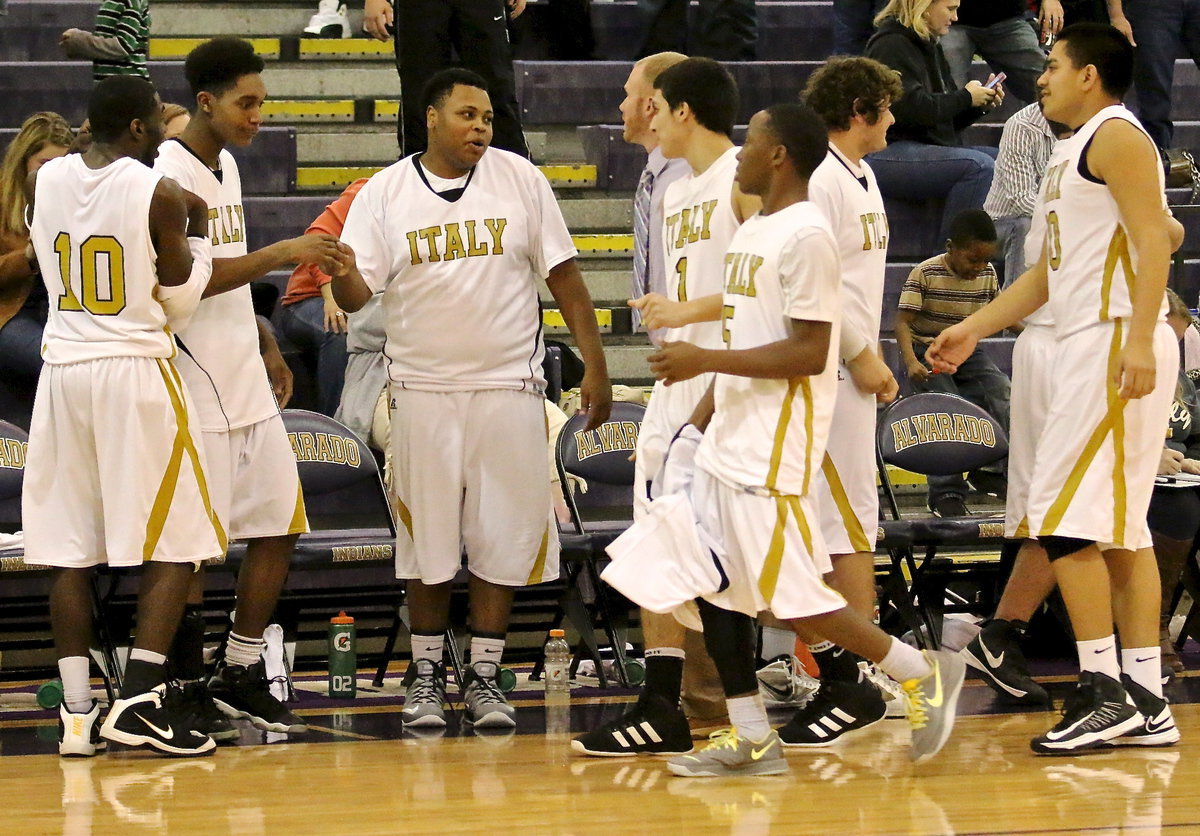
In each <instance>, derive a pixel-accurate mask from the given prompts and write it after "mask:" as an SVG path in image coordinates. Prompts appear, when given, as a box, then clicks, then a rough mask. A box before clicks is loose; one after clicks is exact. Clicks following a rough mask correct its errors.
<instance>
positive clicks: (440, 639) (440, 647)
mask: <svg viewBox="0 0 1200 836" xmlns="http://www.w3.org/2000/svg"><path fill="white" fill-rule="evenodd" d="M445 649H446V634H445V633H438V634H437V635H436V636H422V635H420V634H419V633H413V634H412V657H413V661H414V662H420V661H427V662H433V663H434V664H435V665H437V664H440V663H441V661H442V654H443V653H444V652H445Z"/></svg>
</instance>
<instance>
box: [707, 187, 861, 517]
mask: <svg viewBox="0 0 1200 836" xmlns="http://www.w3.org/2000/svg"><path fill="white" fill-rule="evenodd" d="M840 270H841V267H840V262H839V259H838V253H837V243H836V241H835V240H834V237H833V232H832V231H831V230H830V228H829V222H828V221H827V220H826V219H825V216H824V215H823V214H822V213H821V210H820V209H818V208H817V207H816V206H815V205H814V204H812V203H809V202H804V203H795V204H792V205H791V206H788V207H787V208H785V209H782V210H780V211H778V212H775V213H773V214H771V215H767V216H765V217H764V216H762V215H755V216H754V217H753V218H751V219H750V220H748V221H746V223H744V224H743V225H742V226H741V228H740V229H738V231H737V234H736V235H734V238H733V242H732V243H731V244H730V245H729V253H728V254H727V255H726V256H725V308H724V318H723V326H724V329H725V341H726V344H727V347H728V348H730V349H734V350H738V349H748V348H756V347H758V346H761V345H767V344H769V343H773V342H777V341H779V340H783V339H786V338H787V337H788V336H789V335H790V334H791V327H792V326H791V320H794V319H800V320H812V321H819V322H831V323H833V330H832V333H831V334H830V340H829V353H828V357H827V359H826V363H825V369H824V371H822V372H821V373H820V374H818V375H812V376H803V377H796V378H792V379H791V380H786V379H756V378H749V377H738V376H735V375H728V374H718V375H717V376H716V389H715V392H714V394H715V397H716V414H715V415H714V416H713V420H712V423H710V424H709V426H708V430H707V431H706V432H705V433H704V441H703V442H702V443H701V445H700V450H699V452H698V453H697V458H696V463H697V465H698V466H699V467H701V468H703V469H704V470H706V471H707V472H709V473H711V474H712V475H713V476H716V477H717V478H718V479H720V480H722V481H724V482H727V483H729V484H733V485H738V486H742V487H749V488H760V489H767V490H770V491H772V492H774V493H778V494H789V495H796V496H803V495H805V494H807V493H808V490H809V486H810V483H811V481H812V479H811V477H812V475H813V473H814V472H815V471H816V470H818V469H819V468H820V466H821V461H822V459H823V458H824V457H825V444H826V439H827V438H828V436H829V423H830V421H831V420H832V417H833V405H834V399H835V398H836V396H837V369H838V361H837V356H838V337H839V331H840V329H839V321H840V319H841V316H840V308H841V302H840V298H839V296H840V294H839V284H840ZM865 443H869V439H868V440H867V442H865Z"/></svg>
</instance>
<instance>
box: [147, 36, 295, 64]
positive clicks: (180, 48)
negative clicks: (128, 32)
mask: <svg viewBox="0 0 1200 836" xmlns="http://www.w3.org/2000/svg"><path fill="white" fill-rule="evenodd" d="M208 40H209V39H208V38H151V39H150V53H149V54H150V58H151V59H152V60H156V61H178V60H182V59H184V58H186V57H187V54H188V53H189V52H191V51H192V50H193V49H195V48H196V47H198V46H200V44H202V43H204V42H205V41H208ZM246 40H248V41H249V42H250V45H251V46H253V47H254V51H255V52H256V53H257V54H258V55H259V57H261V58H278V57H279V38H247V39H246Z"/></svg>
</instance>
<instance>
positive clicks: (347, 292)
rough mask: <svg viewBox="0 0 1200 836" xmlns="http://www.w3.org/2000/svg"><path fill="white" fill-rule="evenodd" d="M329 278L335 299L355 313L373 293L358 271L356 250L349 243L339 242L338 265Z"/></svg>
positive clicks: (330, 288) (341, 306)
mask: <svg viewBox="0 0 1200 836" xmlns="http://www.w3.org/2000/svg"><path fill="white" fill-rule="evenodd" d="M329 278H330V279H331V281H330V282H329V290H330V292H332V293H333V301H335V302H337V305H338V307H339V308H341V309H342V310H344V311H349V312H350V313H354V312H355V311H358V310H361V309H362V306H363V305H365V304H367V300H368V299H370V298H371V296H372V295H373V294H372V293H371V288H369V287H367V282H366V280H364V279H363V277H362V273H360V272H358V263H357V261H356V259H355V257H354V250H353V249H351V247H350V245H349V244H345V243H339V244H338V262H337V267H336V268H335V269H334V270H333V271H332V272H331V273H330V274H329Z"/></svg>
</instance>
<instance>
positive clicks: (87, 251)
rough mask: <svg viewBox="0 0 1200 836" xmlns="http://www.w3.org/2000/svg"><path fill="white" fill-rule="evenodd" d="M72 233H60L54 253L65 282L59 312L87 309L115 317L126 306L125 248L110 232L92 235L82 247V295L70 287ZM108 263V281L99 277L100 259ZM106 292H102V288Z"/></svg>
mask: <svg viewBox="0 0 1200 836" xmlns="http://www.w3.org/2000/svg"><path fill="white" fill-rule="evenodd" d="M71 249H72V248H71V236H70V235H68V234H67V233H65V232H60V233H58V237H56V238H55V239H54V252H56V253H57V254H58V272H59V276H60V278H62V283H63V293H62V296H59V297H58V309H59V310H60V311H87V312H88V313H90V314H92V315H93V316H116V315H117V314H119V313H120V312H121V311H123V310H124V309H125V249H124V248H123V247H122V246H121V242H120V241H118V240H117V239H116V238H113V237H112V236H111V235H92V236H90V237H88V239H87V240H86V241H84V242H83V244H82V245H81V246H80V247H79V261H80V267H81V268H82V269H80V271H79V273H80V284H81V288H80V289H81V296H82V298H80V297H77V296H76V295H75V293H74V292H73V291H72V290H71ZM101 256H103V257H104V260H105V262H106V263H107V267H108V270H107V273H108V275H107V277H106V278H107V281H106V282H103V283H102V282H101V280H100V275H101V274H100V259H101ZM102 289H103V290H104V291H105V292H104V293H103V294H102V293H101V290H102Z"/></svg>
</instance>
